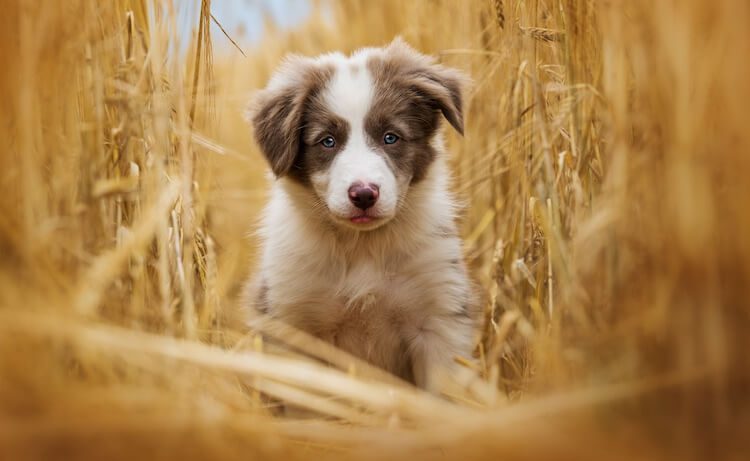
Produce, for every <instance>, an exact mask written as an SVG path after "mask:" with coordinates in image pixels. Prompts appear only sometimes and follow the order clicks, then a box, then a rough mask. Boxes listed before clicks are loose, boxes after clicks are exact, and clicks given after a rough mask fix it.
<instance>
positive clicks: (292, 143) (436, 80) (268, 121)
mask: <svg viewBox="0 0 750 461" xmlns="http://www.w3.org/2000/svg"><path fill="white" fill-rule="evenodd" d="M461 82H462V77H461V74H460V73H458V72H457V71H454V70H452V69H448V68H445V67H442V66H440V65H437V64H434V62H433V61H432V59H430V58H429V57H427V56H425V55H422V54H419V53H417V52H416V51H414V50H413V49H412V48H410V47H409V46H408V45H406V44H405V43H404V42H402V41H401V40H396V41H394V42H393V43H391V44H390V45H389V46H388V47H385V48H367V49H363V50H361V51H359V52H357V53H355V54H354V55H352V56H351V57H345V56H343V55H341V54H329V55H323V56H321V57H319V58H316V59H311V58H303V57H292V58H289V59H287V61H286V62H285V63H284V65H283V66H282V67H281V68H280V70H278V71H277V73H276V74H275V75H274V76H273V77H272V79H271V81H270V83H269V85H268V87H267V88H266V89H264V90H263V91H262V92H261V93H260V94H259V95H258V97H257V98H256V100H255V101H254V107H253V109H252V123H253V126H254V128H255V136H256V139H257V141H258V143H259V145H260V147H261V149H262V151H263V154H264V155H265V157H266V159H267V160H268V162H269V164H270V166H271V169H272V170H273V172H274V174H275V175H276V176H277V177H288V178H289V179H291V180H293V181H295V182H297V183H298V184H299V185H302V186H303V187H304V188H305V189H306V190H308V191H309V193H310V203H309V206H310V207H313V206H316V204H323V205H325V209H326V210H327V212H328V214H329V215H330V218H331V220H332V221H334V222H336V223H338V224H340V225H343V226H347V227H351V228H355V229H358V230H370V229H375V228H377V227H379V226H382V225H383V224H385V223H387V222H388V221H389V220H391V219H392V218H393V217H394V216H396V214H397V213H398V212H399V209H400V207H401V204H402V203H403V201H404V198H405V197H406V196H407V194H408V192H409V188H410V187H411V186H412V185H413V184H415V183H417V182H419V181H420V180H422V179H423V178H424V176H425V174H426V172H427V170H428V168H429V166H430V164H431V163H432V161H433V159H434V158H435V155H436V151H435V149H434V147H433V139H434V137H435V135H436V133H437V129H438V127H439V122H440V117H441V114H442V115H443V116H444V117H445V118H446V119H447V120H448V121H449V122H450V124H451V125H452V126H453V127H454V128H455V129H456V130H458V131H459V132H463V118H462V112H461ZM303 206H304V204H303Z"/></svg>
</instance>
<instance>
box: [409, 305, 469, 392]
mask: <svg viewBox="0 0 750 461" xmlns="http://www.w3.org/2000/svg"><path fill="white" fill-rule="evenodd" d="M472 335H473V322H471V319H470V318H469V317H468V316H463V315H454V316H446V317H437V316H436V317H431V318H429V319H426V321H425V322H424V324H423V325H422V326H421V327H420V328H418V329H417V331H416V332H415V334H414V336H413V338H412V339H411V341H410V343H409V346H410V352H411V363H412V371H413V376H414V383H415V384H416V385H417V386H418V387H420V388H422V389H425V390H426V391H428V392H431V393H433V394H438V393H440V391H441V390H442V387H443V385H444V384H445V383H446V380H448V379H450V378H451V376H452V374H453V371H454V370H455V367H456V366H457V363H456V361H455V358H456V357H464V358H469V357H470V356H471V350H472V342H473V340H472V339H473V338H472Z"/></svg>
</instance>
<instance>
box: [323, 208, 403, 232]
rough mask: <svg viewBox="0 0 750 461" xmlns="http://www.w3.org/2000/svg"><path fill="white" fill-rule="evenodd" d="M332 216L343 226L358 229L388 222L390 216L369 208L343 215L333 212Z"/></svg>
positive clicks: (365, 229)
mask: <svg viewBox="0 0 750 461" xmlns="http://www.w3.org/2000/svg"><path fill="white" fill-rule="evenodd" d="M333 216H334V218H335V220H336V221H338V222H339V223H340V224H341V225H343V226H344V227H348V228H350V229H355V230H360V231H368V230H373V229H376V228H378V227H380V226H382V225H383V224H385V223H386V222H388V221H389V220H390V218H391V216H382V215H377V214H375V213H373V212H372V211H370V210H367V211H360V212H357V213H354V214H350V215H345V216H341V215H336V214H333Z"/></svg>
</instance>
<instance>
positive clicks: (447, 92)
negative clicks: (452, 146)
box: [414, 64, 464, 135]
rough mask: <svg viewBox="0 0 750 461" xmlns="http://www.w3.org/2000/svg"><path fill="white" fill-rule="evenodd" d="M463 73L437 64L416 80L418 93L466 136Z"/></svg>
mask: <svg viewBox="0 0 750 461" xmlns="http://www.w3.org/2000/svg"><path fill="white" fill-rule="evenodd" d="M463 80H464V78H463V77H462V75H461V73H460V72H458V71H456V70H454V69H449V68H447V67H443V66H440V65H437V64H433V65H431V66H429V67H428V68H427V69H425V70H424V71H422V72H420V74H419V75H418V76H417V77H415V79H414V87H415V90H416V91H417V92H419V93H420V94H422V95H424V97H425V98H427V99H428V100H429V101H431V102H432V103H433V104H434V105H435V107H436V108H438V109H440V112H442V113H443V116H444V117H445V119H446V120H448V123H450V124H451V126H452V127H453V128H455V129H456V131H458V132H459V133H460V134H462V135H463V134H464V114H463V104H462V97H461V86H462V81H463Z"/></svg>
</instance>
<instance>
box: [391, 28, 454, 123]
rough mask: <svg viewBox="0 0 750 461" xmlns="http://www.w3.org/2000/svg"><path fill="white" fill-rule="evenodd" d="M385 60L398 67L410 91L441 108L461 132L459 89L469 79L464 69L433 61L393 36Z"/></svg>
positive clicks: (444, 114) (449, 121)
mask: <svg viewBox="0 0 750 461" xmlns="http://www.w3.org/2000/svg"><path fill="white" fill-rule="evenodd" d="M385 56H386V60H387V61H389V62H390V63H391V65H393V66H394V67H396V68H399V69H401V71H402V72H403V74H402V75H405V76H406V78H407V79H408V80H407V83H408V85H409V86H410V87H411V89H412V91H414V92H415V93H416V94H418V95H420V96H422V97H423V98H424V99H425V100H426V101H427V102H428V103H429V104H431V105H433V107H435V108H436V109H438V110H440V112H442V114H443V116H444V117H445V118H446V120H448V123H450V124H451V126H453V128H455V129H456V131H458V132H459V133H461V134H462V135H463V134H464V114H463V99H462V90H463V88H464V87H465V86H467V85H468V83H469V77H467V76H466V75H465V74H464V73H463V72H461V71H458V70H456V69H452V68H449V67H445V66H443V65H440V64H437V63H435V59H434V58H433V57H431V56H428V55H424V54H422V53H420V52H419V51H417V50H415V49H414V48H412V47H411V46H410V45H409V44H407V43H406V42H405V41H404V40H403V39H402V38H401V37H396V38H395V39H394V40H393V41H392V42H391V43H390V44H389V45H388V46H387V47H386V49H385Z"/></svg>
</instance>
